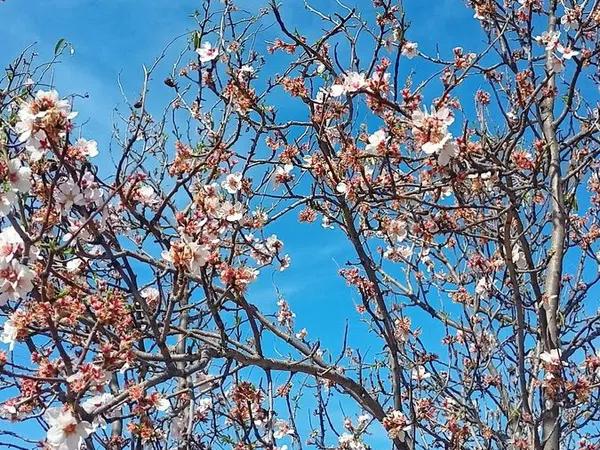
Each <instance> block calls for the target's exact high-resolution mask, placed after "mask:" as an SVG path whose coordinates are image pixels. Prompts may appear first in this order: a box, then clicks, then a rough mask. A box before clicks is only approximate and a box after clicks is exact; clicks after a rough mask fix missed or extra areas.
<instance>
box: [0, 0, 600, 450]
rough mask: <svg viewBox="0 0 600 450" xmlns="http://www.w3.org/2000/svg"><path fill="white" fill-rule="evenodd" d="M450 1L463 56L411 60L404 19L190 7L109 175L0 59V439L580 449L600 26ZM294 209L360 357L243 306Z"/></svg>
mask: <svg viewBox="0 0 600 450" xmlns="http://www.w3.org/2000/svg"><path fill="white" fill-rule="evenodd" d="M467 3H468V5H467V7H469V8H472V10H473V12H474V19H473V20H476V21H478V22H479V24H480V25H481V36H480V38H483V39H484V40H485V42H486V45H485V48H483V49H482V50H480V51H478V52H469V51H467V50H463V48H461V47H456V48H455V49H454V51H453V54H451V55H444V54H436V55H428V54H426V53H424V52H422V51H420V50H419V46H418V45H417V43H416V42H412V41H411V40H410V37H411V28H410V22H409V18H408V17H407V16H406V13H405V10H404V9H403V7H402V5H400V4H398V3H397V2H392V1H388V0H375V1H374V2H373V4H372V5H371V6H369V8H366V9H365V10H358V9H352V8H349V7H346V6H345V5H343V4H342V3H341V2H340V3H338V5H339V6H338V7H337V9H336V10H335V11H333V10H326V11H325V10H323V11H322V10H318V9H317V8H315V7H313V6H311V5H310V4H309V3H306V4H305V7H306V9H307V11H308V13H309V14H311V15H313V16H314V17H315V18H316V19H317V20H318V21H319V23H320V26H321V27H323V32H322V34H321V35H320V36H319V37H318V38H317V39H314V38H311V37H307V36H305V35H303V34H302V33H300V32H298V31H295V30H293V27H292V26H291V25H290V22H289V19H288V18H286V14H285V10H282V9H281V7H280V5H278V4H275V3H272V4H270V5H269V7H268V8H265V9H264V10H261V11H260V14H253V13H250V12H247V11H244V10H243V9H238V8H237V7H236V6H235V2H233V1H229V0H228V1H226V2H222V3H218V2H211V1H206V2H205V3H204V5H203V8H202V9H201V10H200V11H197V12H196V14H195V15H194V19H195V20H196V22H197V26H196V28H195V30H194V31H193V32H191V33H189V34H188V35H187V41H186V44H185V46H186V48H185V49H182V52H181V55H180V57H179V58H178V60H177V61H176V62H175V63H174V64H173V66H172V72H171V73H168V74H164V73H160V70H159V65H158V62H159V61H161V60H163V59H165V58H166V52H163V53H162V55H161V57H160V58H159V59H158V60H157V63H155V64H154V65H152V66H151V67H149V68H147V69H145V74H144V80H143V87H142V89H141V92H140V95H139V97H138V100H137V101H136V102H132V103H131V104H129V107H128V110H127V112H126V114H124V115H122V116H120V118H119V119H120V121H119V122H118V123H117V124H116V125H115V135H114V138H113V139H114V143H115V144H117V145H115V147H117V148H115V149H114V150H113V151H112V154H111V156H112V158H113V160H114V167H112V168H111V169H110V170H108V169H107V167H106V164H104V162H105V161H107V160H108V157H107V156H106V155H107V153H108V151H106V153H104V155H103V154H102V152H103V151H104V150H103V149H99V148H98V145H97V144H96V142H95V141H93V140H88V139H84V138H75V136H77V134H78V133H77V127H78V125H77V122H76V117H75V115H76V114H75V112H74V111H73V103H72V99H73V97H72V96H71V97H67V98H63V97H60V95H59V94H58V93H57V92H56V91H55V90H54V89H53V86H52V85H51V84H48V81H47V68H48V64H40V65H36V64H37V63H36V62H35V59H34V57H33V55H32V54H31V53H29V52H24V53H23V54H22V55H21V56H20V57H19V58H18V59H17V60H16V61H14V62H13V63H12V64H11V65H9V66H8V68H7V70H6V73H5V76H4V78H3V79H2V87H1V91H0V104H1V106H0V117H1V119H0V120H1V126H2V134H1V138H0V139H1V141H0V148H1V150H2V156H1V159H2V163H1V165H0V173H1V175H2V177H3V184H2V192H1V193H0V200H1V201H0V213H1V214H2V219H1V221H2V224H1V232H0V242H1V245H0V254H1V255H0V299H1V303H2V307H1V310H2V315H3V316H5V319H4V322H3V327H4V329H3V330H4V331H3V334H2V335H1V339H2V341H3V342H4V343H6V344H8V345H9V347H10V348H9V349H7V351H6V352H4V351H3V352H2V353H0V383H1V384H0V386H1V391H0V392H2V394H1V399H2V404H1V406H0V409H1V415H2V417H3V418H4V419H5V421H4V422H3V426H2V428H4V429H5V431H2V432H0V436H2V438H0V439H3V441H2V442H3V444H4V445H5V446H12V447H13V448H32V447H33V446H34V445H35V439H32V438H30V437H28V436H20V437H19V436H17V435H16V434H15V432H14V431H12V429H11V427H12V425H11V424H10V421H18V422H20V421H24V422H27V423H30V425H29V427H35V428H38V429H40V430H44V431H45V433H46V435H45V438H46V441H45V444H44V445H46V447H47V448H50V449H77V448H79V447H80V446H83V447H85V448H88V449H95V448H109V449H121V448H132V449H141V448H165V449H166V448H182V449H184V448H186V449H211V448H232V447H234V448H236V449H238V450H247V449H263V448H264V449H283V448H285V447H287V446H289V447H293V448H304V447H305V446H307V447H316V448H319V449H327V448H339V449H344V450H347V449H351V450H366V449H368V448H377V447H380V446H382V445H383V446H390V447H393V448H396V449H402V450H408V449H421V448H444V449H462V448H465V449H544V450H557V449H559V448H562V449H598V448H600V444H599V440H598V439H599V431H598V424H599V420H600V412H599V407H600V401H599V400H600V399H599V390H598V386H599V384H600V356H599V355H597V354H596V346H597V345H598V337H599V335H600V315H599V313H598V301H597V290H596V285H597V283H598V281H599V279H600V272H599V270H598V264H599V260H598V255H597V254H596V251H597V250H598V245H599V244H598V239H599V238H600V231H599V230H600V222H599V220H600V215H599V212H600V210H599V206H600V176H599V173H598V170H599V166H598V163H597V162H596V160H597V156H598V153H599V152H600V145H599V144H600V142H599V141H598V139H599V124H598V121H599V110H598V104H597V103H595V102H596V100H597V98H598V96H597V92H598V91H597V83H598V81H599V80H598V62H599V60H598V53H599V49H600V47H599V45H598V24H599V23H600V6H599V3H598V2H597V1H589V0H582V1H576V0H568V1H560V2H559V1H558V0H546V1H544V0H519V1H514V0H506V1H504V2H497V1H495V0H470V1H468V2H467ZM267 24H275V26H276V27H277V28H278V30H279V31H278V34H279V38H277V39H276V40H274V41H273V42H269V43H268V44H264V41H265V38H264V35H263V33H264V29H265V25H267ZM179 42H180V41H177V40H175V41H173V42H172V43H171V44H169V45H170V46H174V45H179ZM467 44H469V45H471V43H463V45H467ZM63 48H64V46H60V45H59V46H57V52H58V55H57V58H59V57H60V52H61V50H62V49H63ZM265 48H266V51H267V52H268V53H269V54H270V55H272V56H268V57H267V55H265V54H261V53H260V51H262V49H265ZM417 61H418V63H417ZM53 62H54V61H52V62H51V63H50V64H52V63H53ZM412 65H414V67H415V73H414V74H413V73H410V74H409V75H406V74H405V73H406V68H411V67H413V66H412ZM153 76H160V77H161V78H163V77H165V76H166V78H165V80H164V84H165V85H166V86H165V89H168V90H169V92H170V96H171V101H170V102H169V104H168V105H166V107H165V110H164V113H162V114H154V115H153V114H152V113H151V112H150V108H149V107H148V105H147V99H148V96H149V95H150V90H149V82H150V80H151V78H152V77H153ZM416 79H422V80H423V81H422V82H416V81H415V80H416ZM288 105H294V107H293V109H292V113H290V112H289V111H288ZM472 105H473V106H472ZM94 161H103V163H102V164H101V166H102V167H98V165H100V164H98V165H95V164H94ZM288 217H295V218H296V219H295V220H297V221H298V222H300V223H301V225H298V227H299V228H298V229H299V230H303V231H301V232H303V233H306V236H307V238H309V237H310V233H311V231H310V230H311V227H314V226H316V225H314V224H313V225H311V224H310V223H311V222H315V221H321V222H322V225H323V226H324V227H327V228H332V229H333V230H332V231H331V233H334V234H335V235H338V236H343V237H344V239H343V241H344V243H345V245H346V248H347V251H348V255H349V260H348V261H347V263H346V264H344V265H343V267H342V268H341V269H340V270H339V274H336V273H331V274H330V275H331V276H334V277H336V276H341V277H342V278H343V279H344V280H345V282H346V283H347V284H348V285H349V286H351V287H352V289H354V290H355V293H356V294H355V295H356V296H357V297H356V298H357V299H358V304H357V305H356V310H355V311H354V310H343V311H339V314H340V315H342V316H345V317H347V318H348V321H349V322H350V323H352V327H353V329H355V328H361V329H363V330H367V331H368V336H369V342H368V345H365V346H364V347H361V346H350V345H349V344H348V341H347V335H345V336H343V337H342V338H341V339H340V343H339V347H338V348H337V349H332V348H325V347H324V346H322V345H321V341H320V335H322V334H323V333H326V330H319V329H315V330H310V335H309V334H307V331H306V330H304V329H299V328H298V327H297V326H296V325H295V323H294V319H295V315H294V313H293V312H292V308H291V306H290V304H289V303H288V302H287V301H286V300H285V299H284V298H283V297H281V298H279V299H272V302H273V303H274V302H275V301H277V310H276V311H275V312H273V311H270V310H269V309H268V308H265V307H263V306H261V307H259V306H257V299H256V298H253V296H252V290H251V285H252V284H253V283H255V282H256V280H257V278H259V277H261V276H262V275H263V274H265V273H268V271H269V270H273V269H271V268H274V269H275V270H279V269H280V270H285V269H288V266H289V269H288V270H290V271H293V270H294V264H293V263H291V265H290V262H291V259H290V256H288V255H287V254H285V252H284V248H285V247H284V243H283V242H282V241H281V240H280V239H279V238H278V237H277V235H276V233H277V230H278V229H280V227H282V226H285V225H284V224H285V222H284V221H285V220H286V219H287V218H288ZM288 223H289V222H288ZM291 256H292V257H293V255H291ZM315 270H318V269H315ZM269 301H271V300H269ZM261 304H263V305H264V303H261ZM423 316H426V317H427V322H426V323H427V324H428V325H427V328H430V327H431V329H434V328H436V329H438V330H444V331H443V333H444V334H445V337H444V338H443V340H442V342H437V341H434V340H432V339H431V338H429V337H428V333H429V331H428V329H420V328H418V327H416V326H414V324H413V323H412V322H414V321H415V318H417V317H421V318H422V317H423ZM340 408H341V409H342V413H341V414H340ZM373 442H377V444H374V443H373ZM382 442H383V444H382ZM371 446H372V447H371Z"/></svg>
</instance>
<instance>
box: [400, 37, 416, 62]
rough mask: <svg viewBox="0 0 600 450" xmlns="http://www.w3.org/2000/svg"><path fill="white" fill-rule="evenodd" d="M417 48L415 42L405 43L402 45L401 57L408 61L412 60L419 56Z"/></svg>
mask: <svg viewBox="0 0 600 450" xmlns="http://www.w3.org/2000/svg"><path fill="white" fill-rule="evenodd" d="M418 46H419V45H418V44H417V43H416V42H408V41H407V42H405V43H404V44H403V45H402V55H404V56H406V57H407V58H408V59H413V58H414V57H415V56H417V55H418V54H419V51H418Z"/></svg>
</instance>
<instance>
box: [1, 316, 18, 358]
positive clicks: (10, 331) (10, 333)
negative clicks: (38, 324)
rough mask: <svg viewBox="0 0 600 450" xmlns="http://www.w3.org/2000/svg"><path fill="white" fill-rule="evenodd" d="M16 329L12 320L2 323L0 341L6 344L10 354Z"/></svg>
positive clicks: (16, 333) (15, 339) (16, 332)
mask: <svg viewBox="0 0 600 450" xmlns="http://www.w3.org/2000/svg"><path fill="white" fill-rule="evenodd" d="M17 335H18V328H17V327H16V326H15V324H14V322H13V321H12V319H8V320H7V321H6V322H4V328H3V330H2V334H0V341H1V342H3V343H4V344H8V349H9V350H10V351H11V352H12V351H13V349H14V348H15V342H16V341H17Z"/></svg>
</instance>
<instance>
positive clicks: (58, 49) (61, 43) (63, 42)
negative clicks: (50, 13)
mask: <svg viewBox="0 0 600 450" xmlns="http://www.w3.org/2000/svg"><path fill="white" fill-rule="evenodd" d="M66 46H67V40H66V39H65V38H60V39H59V40H58V42H57V43H56V45H55V46H54V55H58V54H59V53H60V52H61V51H62V50H63V49H64V48H65V47H66Z"/></svg>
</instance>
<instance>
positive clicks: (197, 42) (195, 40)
mask: <svg viewBox="0 0 600 450" xmlns="http://www.w3.org/2000/svg"><path fill="white" fill-rule="evenodd" d="M193 43H194V50H196V49H198V48H200V45H201V42H200V33H198V32H197V31H195V32H194V37H193Z"/></svg>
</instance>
